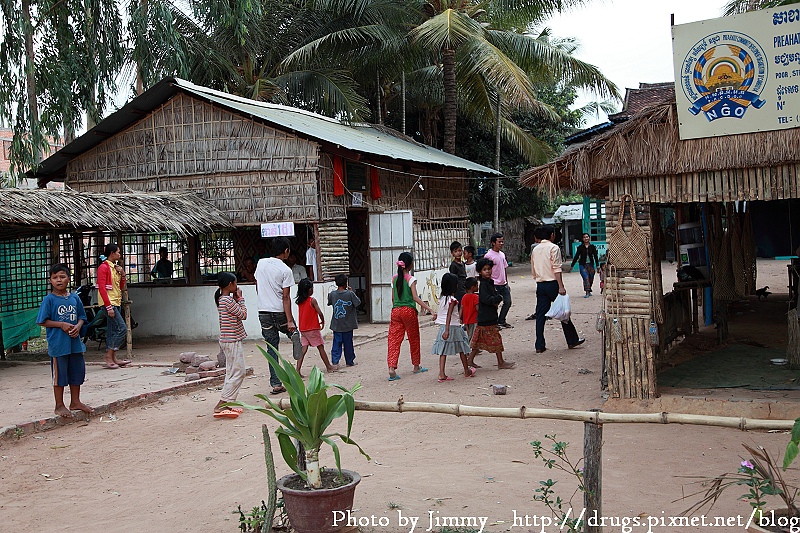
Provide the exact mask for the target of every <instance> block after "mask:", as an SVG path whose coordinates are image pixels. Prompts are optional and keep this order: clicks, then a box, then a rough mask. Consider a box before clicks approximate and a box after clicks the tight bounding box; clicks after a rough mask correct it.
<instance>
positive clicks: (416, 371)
mask: <svg viewBox="0 0 800 533" xmlns="http://www.w3.org/2000/svg"><path fill="white" fill-rule="evenodd" d="M427 371H428V369H427V368H425V367H424V366H421V367H419V370H414V371H413V372H414V374H422V373H423V372H427Z"/></svg>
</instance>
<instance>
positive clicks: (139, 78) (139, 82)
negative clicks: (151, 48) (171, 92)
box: [136, 0, 147, 96]
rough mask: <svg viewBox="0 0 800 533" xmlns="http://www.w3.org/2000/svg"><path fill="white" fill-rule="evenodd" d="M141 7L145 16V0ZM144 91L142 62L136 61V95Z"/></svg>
mask: <svg viewBox="0 0 800 533" xmlns="http://www.w3.org/2000/svg"><path fill="white" fill-rule="evenodd" d="M142 9H144V14H145V17H147V0H142ZM143 92H144V76H142V63H141V62H139V61H137V62H136V95H137V96H138V95H140V94H142V93H143Z"/></svg>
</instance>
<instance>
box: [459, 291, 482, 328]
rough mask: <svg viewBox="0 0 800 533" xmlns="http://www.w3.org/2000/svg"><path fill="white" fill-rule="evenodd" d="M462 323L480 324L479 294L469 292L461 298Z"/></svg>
mask: <svg viewBox="0 0 800 533" xmlns="http://www.w3.org/2000/svg"><path fill="white" fill-rule="evenodd" d="M461 312H462V319H461V323H462V324H464V325H467V324H477V323H478V293H477V292H468V293H467V294H465V295H464V296H462V297H461Z"/></svg>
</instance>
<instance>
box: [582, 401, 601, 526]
mask: <svg viewBox="0 0 800 533" xmlns="http://www.w3.org/2000/svg"><path fill="white" fill-rule="evenodd" d="M590 411H592V412H596V413H599V412H600V409H590ZM602 451H603V424H601V423H595V422H584V423H583V487H584V493H583V507H584V508H585V509H586V514H585V515H584V527H583V530H584V531H585V532H586V533H602V532H603V527H602V526H600V525H595V526H588V525H586V524H588V520H589V518H591V517H594V516H598V517H600V516H603V509H602V503H603V492H602V484H603V454H602Z"/></svg>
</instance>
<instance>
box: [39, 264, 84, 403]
mask: <svg viewBox="0 0 800 533" xmlns="http://www.w3.org/2000/svg"><path fill="white" fill-rule="evenodd" d="M70 275H71V274H70V271H69V267H67V266H66V265H62V264H58V265H55V266H53V267H52V268H51V269H50V285H52V287H53V290H52V292H51V293H50V294H48V295H47V296H45V297H44V300H42V306H41V307H40V308H39V315H38V316H37V317H36V323H37V324H39V325H40V326H44V327H46V328H47V353H48V355H50V371H51V373H52V377H53V395H54V396H55V399H56V409H55V413H56V414H57V415H59V416H63V417H64V418H72V411H73V410H80V411H83V412H84V413H86V414H87V415H90V414H92V413H93V412H94V409H92V408H91V407H89V406H88V405H86V404H84V403H82V402H81V385H83V381H84V378H85V377H86V363H85V362H84V360H83V353H84V352H85V351H86V346H85V345H84V344H83V342H82V341H81V337H80V334H81V327H82V326H83V324H84V322H86V311H85V310H84V308H83V303H81V300H80V298H78V296H77V295H76V294H72V293H70V292H69V290H68V287H69V280H70ZM66 386H69V393H70V402H69V409H67V406H66V405H64V387H66Z"/></svg>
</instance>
